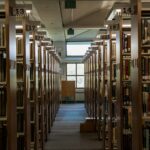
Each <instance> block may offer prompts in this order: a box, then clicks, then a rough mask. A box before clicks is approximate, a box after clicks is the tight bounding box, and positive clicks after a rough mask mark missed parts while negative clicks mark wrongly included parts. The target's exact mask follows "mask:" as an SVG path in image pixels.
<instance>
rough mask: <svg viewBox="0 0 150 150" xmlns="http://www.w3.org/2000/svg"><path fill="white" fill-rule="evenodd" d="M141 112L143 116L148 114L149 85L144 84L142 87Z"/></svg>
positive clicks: (149, 102)
mask: <svg viewBox="0 0 150 150" xmlns="http://www.w3.org/2000/svg"><path fill="white" fill-rule="evenodd" d="M142 97H143V113H144V115H145V116H147V115H150V86H149V85H148V84H144V85H143V87H142Z"/></svg>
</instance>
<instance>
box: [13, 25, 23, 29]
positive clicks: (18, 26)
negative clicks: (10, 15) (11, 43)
mask: <svg viewBox="0 0 150 150" xmlns="http://www.w3.org/2000/svg"><path fill="white" fill-rule="evenodd" d="M15 28H16V29H23V25H16V26H15Z"/></svg>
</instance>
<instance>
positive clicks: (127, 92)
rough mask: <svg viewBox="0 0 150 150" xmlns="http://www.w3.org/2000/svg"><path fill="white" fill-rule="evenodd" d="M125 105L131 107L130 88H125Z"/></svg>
mask: <svg viewBox="0 0 150 150" xmlns="http://www.w3.org/2000/svg"><path fill="white" fill-rule="evenodd" d="M123 104H124V106H131V104H132V100H131V88H130V86H128V85H127V86H123Z"/></svg>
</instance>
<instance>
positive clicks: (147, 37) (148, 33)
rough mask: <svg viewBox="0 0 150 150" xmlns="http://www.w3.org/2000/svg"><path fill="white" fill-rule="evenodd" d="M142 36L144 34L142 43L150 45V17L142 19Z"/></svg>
mask: <svg viewBox="0 0 150 150" xmlns="http://www.w3.org/2000/svg"><path fill="white" fill-rule="evenodd" d="M141 34H142V35H141V36H142V44H143V45H149V44H150V19H149V18H143V19H142V20H141Z"/></svg>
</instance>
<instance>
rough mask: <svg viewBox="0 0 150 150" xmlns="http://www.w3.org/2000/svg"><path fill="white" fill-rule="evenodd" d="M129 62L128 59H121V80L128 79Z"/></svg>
mask: <svg viewBox="0 0 150 150" xmlns="http://www.w3.org/2000/svg"><path fill="white" fill-rule="evenodd" d="M130 73H131V62H130V60H123V80H130Z"/></svg>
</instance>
